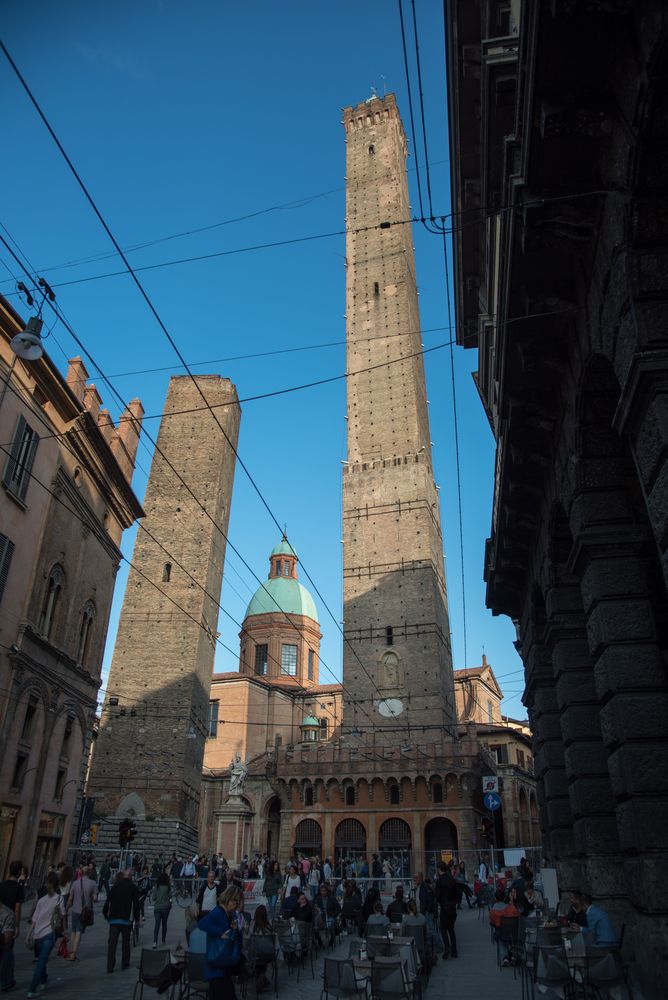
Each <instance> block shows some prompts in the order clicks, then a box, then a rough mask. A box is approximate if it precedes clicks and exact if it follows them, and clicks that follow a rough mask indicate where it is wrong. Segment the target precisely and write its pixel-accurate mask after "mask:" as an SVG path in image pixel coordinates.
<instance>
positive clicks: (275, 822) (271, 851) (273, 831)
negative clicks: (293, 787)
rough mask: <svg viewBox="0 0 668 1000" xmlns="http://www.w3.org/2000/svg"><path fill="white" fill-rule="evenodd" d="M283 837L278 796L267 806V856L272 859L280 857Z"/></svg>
mask: <svg viewBox="0 0 668 1000" xmlns="http://www.w3.org/2000/svg"><path fill="white" fill-rule="evenodd" d="M280 836H281V800H280V799H279V797H278V795H275V796H274V797H273V799H270V800H269V802H268V804H267V854H268V855H269V857H270V858H276V857H278V844H279V838H280Z"/></svg>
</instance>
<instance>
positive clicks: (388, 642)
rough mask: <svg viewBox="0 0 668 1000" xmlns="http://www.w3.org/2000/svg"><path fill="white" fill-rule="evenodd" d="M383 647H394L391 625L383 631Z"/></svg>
mask: <svg viewBox="0 0 668 1000" xmlns="http://www.w3.org/2000/svg"><path fill="white" fill-rule="evenodd" d="M385 645H386V646H393V645H394V629H393V628H392V626H391V625H388V626H387V627H386V629H385Z"/></svg>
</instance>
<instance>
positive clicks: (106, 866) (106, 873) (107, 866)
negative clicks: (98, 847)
mask: <svg viewBox="0 0 668 1000" xmlns="http://www.w3.org/2000/svg"><path fill="white" fill-rule="evenodd" d="M110 878H111V855H110V854H107V856H106V858H105V859H104V861H103V862H102V864H101V865H100V877H99V879H98V883H97V894H98V896H99V895H100V893H101V892H102V890H103V889H104V892H105V895H106V896H108V895H109V879H110Z"/></svg>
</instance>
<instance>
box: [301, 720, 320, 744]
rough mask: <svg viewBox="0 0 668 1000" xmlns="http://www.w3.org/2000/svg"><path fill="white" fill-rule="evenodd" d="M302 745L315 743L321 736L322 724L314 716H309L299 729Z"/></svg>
mask: <svg viewBox="0 0 668 1000" xmlns="http://www.w3.org/2000/svg"><path fill="white" fill-rule="evenodd" d="M299 729H300V731H301V742H302V743H315V742H317V740H318V737H319V735H320V723H319V722H318V720H317V719H316V717H315V716H314V715H307V716H305V717H304V721H303V722H302V724H301V726H300V727H299Z"/></svg>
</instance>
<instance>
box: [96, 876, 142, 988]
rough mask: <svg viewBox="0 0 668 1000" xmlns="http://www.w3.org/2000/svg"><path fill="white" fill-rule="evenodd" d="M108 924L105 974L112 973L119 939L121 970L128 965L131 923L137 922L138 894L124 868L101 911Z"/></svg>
mask: <svg viewBox="0 0 668 1000" xmlns="http://www.w3.org/2000/svg"><path fill="white" fill-rule="evenodd" d="M102 913H103V915H104V917H105V918H106V919H107V920H108V922H109V941H108V943H107V972H113V971H114V966H115V965H116V949H117V947H118V939H119V937H120V938H121V968H122V969H127V967H128V966H129V964H130V931H131V929H132V921H133V920H139V892H138V890H137V886H136V885H135V884H134V882H133V881H132V869H131V868H126V869H125V871H122V872H120V873H119V877H118V878H117V880H116V882H114V884H113V886H112V887H111V892H110V893H109V895H108V896H107V898H106V900H105V903H104V907H103V909H102Z"/></svg>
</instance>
